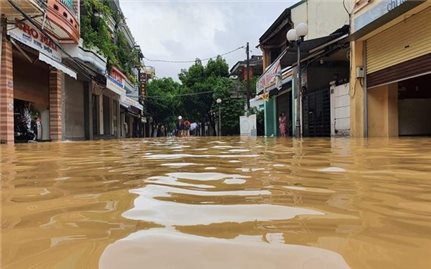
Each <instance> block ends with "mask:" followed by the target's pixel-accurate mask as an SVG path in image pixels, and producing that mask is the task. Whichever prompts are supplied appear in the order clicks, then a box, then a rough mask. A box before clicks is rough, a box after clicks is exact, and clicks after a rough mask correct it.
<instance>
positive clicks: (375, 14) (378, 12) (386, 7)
mask: <svg viewBox="0 0 431 269" xmlns="http://www.w3.org/2000/svg"><path fill="white" fill-rule="evenodd" d="M407 1H408V0H383V1H380V2H379V3H378V4H377V5H376V6H374V7H373V8H371V9H370V10H368V11H367V12H365V13H364V14H362V15H360V16H358V17H357V18H355V20H354V26H353V31H352V32H357V31H358V30H360V29H362V28H363V27H365V26H367V25H368V24H370V23H372V22H373V21H375V20H377V19H378V18H380V17H382V16H383V15H385V14H387V13H390V12H392V11H393V10H395V9H397V8H399V7H400V6H402V5H403V4H405V3H406V2H407Z"/></svg>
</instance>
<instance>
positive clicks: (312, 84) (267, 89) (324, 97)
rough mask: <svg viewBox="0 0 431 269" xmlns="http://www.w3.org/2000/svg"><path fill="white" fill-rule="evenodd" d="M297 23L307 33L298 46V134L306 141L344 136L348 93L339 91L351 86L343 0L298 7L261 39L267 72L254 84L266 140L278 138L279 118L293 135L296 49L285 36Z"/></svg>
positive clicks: (303, 3)
mask: <svg viewBox="0 0 431 269" xmlns="http://www.w3.org/2000/svg"><path fill="white" fill-rule="evenodd" d="M324 11H326V12H324ZM301 22H305V23H307V24H308V28H309V32H308V35H307V36H306V37H305V39H304V41H303V42H302V44H301V59H302V61H301V67H302V68H301V72H302V76H301V78H302V96H303V97H302V100H301V102H300V104H301V109H300V111H301V114H300V116H301V121H302V128H301V132H302V134H303V135H304V136H330V135H337V134H348V133H349V129H350V127H349V125H350V119H349V116H350V115H349V114H350V110H349V109H346V107H348V106H349V102H348V101H349V99H348V98H347V97H346V94H348V93H347V92H348V90H346V86H343V87H340V86H341V85H345V84H347V83H348V80H349V71H348V70H349V59H348V49H349V48H348V40H347V36H348V35H347V34H348V26H346V24H348V22H349V16H348V14H347V12H346V11H345V9H344V7H343V1H341V0H340V1H330V2H328V1H322V0H308V1H300V2H298V3H297V4H295V5H293V6H291V7H289V8H287V9H286V10H285V11H284V12H283V13H282V14H281V15H280V17H279V18H277V19H276V21H275V22H274V23H273V25H271V26H270V28H269V29H268V30H267V31H266V32H265V33H264V34H263V35H262V36H261V38H260V40H259V46H260V48H261V49H262V52H263V67H264V70H265V72H264V74H263V75H262V77H261V79H260V80H259V81H258V84H257V95H258V96H260V97H262V98H264V99H265V134H266V135H267V136H277V135H278V115H280V114H281V113H284V114H285V115H286V117H287V119H288V125H289V128H288V131H287V135H294V134H295V121H296V105H297V102H296V96H297V94H296V91H297V89H296V87H295V86H296V83H297V67H296V65H297V47H296V45H295V44H289V42H288V41H287V39H286V33H287V32H288V31H289V30H290V29H292V28H294V27H295V25H297V24H299V23H301ZM332 95H334V96H332ZM331 99H332V100H333V101H332V102H331ZM336 122H338V125H336Z"/></svg>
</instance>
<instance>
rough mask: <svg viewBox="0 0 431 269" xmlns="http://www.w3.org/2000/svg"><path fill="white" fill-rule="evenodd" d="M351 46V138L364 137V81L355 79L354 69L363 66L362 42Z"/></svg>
mask: <svg viewBox="0 0 431 269" xmlns="http://www.w3.org/2000/svg"><path fill="white" fill-rule="evenodd" d="M350 46H351V55H350V59H351V61H352V62H351V66H352V69H351V73H350V135H351V136H352V137H363V136H364V87H363V85H364V80H363V79H356V67H359V66H364V59H363V47H364V42H363V41H354V42H351V43H350Z"/></svg>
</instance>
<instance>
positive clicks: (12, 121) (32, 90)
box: [1, 20, 76, 143]
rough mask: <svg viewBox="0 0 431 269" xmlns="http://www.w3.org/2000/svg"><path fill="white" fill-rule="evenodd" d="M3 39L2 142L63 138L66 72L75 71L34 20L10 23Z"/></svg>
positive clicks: (72, 72) (74, 75) (73, 75)
mask: <svg viewBox="0 0 431 269" xmlns="http://www.w3.org/2000/svg"><path fill="white" fill-rule="evenodd" d="M51 38H52V37H51ZM2 43H3V44H2V68H4V70H5V72H6V73H5V74H2V84H6V85H7V93H8V94H7V95H6V96H4V97H3V96H2V99H3V100H2V101H3V102H2V122H1V129H2V130H3V131H2V138H1V140H2V142H5V143H12V142H14V141H15V142H21V141H22V142H28V141H36V140H38V141H47V140H51V141H58V140H62V139H63V127H62V125H63V115H62V112H63V111H62V102H63V93H62V88H63V82H64V74H67V75H68V76H71V77H73V78H72V79H74V78H76V73H75V72H74V71H72V70H71V69H69V68H67V67H66V66H64V65H63V64H62V63H61V58H62V54H61V52H60V50H59V49H58V48H57V46H56V45H55V44H54V43H53V42H52V40H51V39H49V38H48V37H47V36H46V34H45V33H42V32H41V31H39V30H38V29H37V28H36V27H33V26H32V25H31V24H28V23H24V22H21V21H18V20H17V21H16V23H15V24H14V25H8V27H7V36H3V40H2Z"/></svg>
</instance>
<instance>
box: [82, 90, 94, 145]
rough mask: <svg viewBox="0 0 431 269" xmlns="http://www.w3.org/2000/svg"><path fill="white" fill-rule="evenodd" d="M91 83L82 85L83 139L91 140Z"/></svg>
mask: <svg viewBox="0 0 431 269" xmlns="http://www.w3.org/2000/svg"><path fill="white" fill-rule="evenodd" d="M91 89H92V82H88V83H85V84H84V118H85V138H86V139H88V140H93V110H92V107H91V106H92V104H93V103H92V96H93V95H92V91H91Z"/></svg>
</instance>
